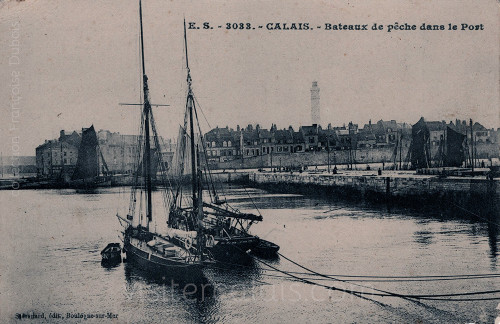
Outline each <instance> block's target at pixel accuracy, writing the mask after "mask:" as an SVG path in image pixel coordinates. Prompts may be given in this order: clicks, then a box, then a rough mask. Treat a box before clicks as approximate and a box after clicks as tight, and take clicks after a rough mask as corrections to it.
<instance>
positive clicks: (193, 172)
mask: <svg viewBox="0 0 500 324" xmlns="http://www.w3.org/2000/svg"><path fill="white" fill-rule="evenodd" d="M184 47H185V49H186V69H187V84H188V95H187V107H188V112H189V128H190V134H189V135H190V141H191V187H192V192H193V212H196V211H197V208H198V207H201V206H198V199H197V198H196V195H197V193H198V188H197V186H198V181H197V180H196V177H197V176H198V173H197V170H196V158H197V156H196V152H195V143H194V123H193V108H194V100H193V90H192V88H191V73H190V71H189V59H188V47H187V36H186V19H184Z"/></svg>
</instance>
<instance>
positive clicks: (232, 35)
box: [0, 0, 500, 156]
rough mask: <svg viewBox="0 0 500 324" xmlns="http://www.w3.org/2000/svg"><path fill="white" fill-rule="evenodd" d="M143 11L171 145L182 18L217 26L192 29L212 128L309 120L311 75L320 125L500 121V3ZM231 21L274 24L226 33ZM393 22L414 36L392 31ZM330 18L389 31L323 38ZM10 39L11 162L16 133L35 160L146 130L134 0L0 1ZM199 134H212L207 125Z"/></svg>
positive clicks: (4, 66) (179, 99) (155, 7)
mask: <svg viewBox="0 0 500 324" xmlns="http://www.w3.org/2000/svg"><path fill="white" fill-rule="evenodd" d="M143 16H144V32H145V37H144V42H145V57H146V72H147V74H148V76H149V80H150V89H151V100H152V102H153V103H160V104H170V105H171V106H170V107H160V108H154V111H155V117H156V120H157V124H158V128H159V132H160V133H161V135H163V136H165V137H174V136H175V135H176V134H177V129H178V125H179V124H180V123H181V122H182V117H183V107H184V100H185V91H186V85H185V75H186V71H185V67H184V64H185V63H184V50H183V38H182V37H183V36H182V28H183V25H182V20H183V17H184V16H185V17H186V20H187V21H188V22H196V23H197V24H198V25H201V24H202V23H203V22H210V23H211V24H212V26H214V27H215V28H214V29H213V30H203V29H200V30H189V31H188V44H189V59H190V67H191V71H192V77H193V87H194V91H195V95H196V96H197V97H198V100H199V103H200V105H201V108H202V110H203V112H204V114H205V115H206V118H207V120H208V122H209V123H210V126H212V127H215V126H217V125H218V126H219V127H225V126H226V125H228V126H229V127H234V128H235V127H236V125H237V124H239V125H247V124H249V123H253V124H255V123H260V124H261V125H262V126H263V127H266V128H269V127H270V126H271V123H276V124H277V125H278V127H279V128H283V127H288V125H293V126H294V127H297V126H299V125H305V124H310V123H311V117H310V87H311V82H312V81H318V85H319V87H320V89H321V91H320V96H321V117H322V124H323V125H324V126H326V125H327V124H328V123H332V124H333V125H342V124H343V123H348V122H349V121H353V122H355V123H359V124H360V126H362V125H363V124H364V123H367V122H368V120H369V119H371V120H372V121H373V122H376V121H377V120H380V119H384V120H391V119H396V120H398V121H402V122H403V121H404V122H409V123H415V122H416V121H417V120H418V119H419V118H420V116H424V117H425V118H427V119H429V120H446V121H450V120H455V119H456V118H458V119H466V118H467V119H468V118H473V119H474V120H475V121H479V122H481V123H482V124H484V125H485V126H487V127H489V128H491V127H495V128H496V127H500V108H499V102H500V99H499V96H500V90H499V89H500V88H499V87H500V78H499V69H500V65H499V60H500V55H499V43H500V38H499V29H500V23H499V19H500V18H499V17H500V10H499V2H497V1H496V0H482V1H451V0H442V1H436V0H433V1H429V0H415V1H401V0H394V1H348V2H347V1H201V2H200V1H193V2H184V1H176V0H174V1H160V0H144V1H143ZM233 22H236V23H240V22H242V23H247V22H248V23H251V24H252V26H254V27H258V26H259V25H262V26H264V28H262V29H259V28H256V29H255V30H242V31H235V30H226V29H225V24H226V23H233ZM269 22H272V23H278V22H282V23H283V22H288V23H292V22H296V23H300V22H302V23H306V22H307V23H309V24H310V27H313V28H314V29H313V30H307V31H298V30H297V31H291V30H288V31H269V30H267V29H266V28H265V26H266V24H267V23H269ZM395 22H398V23H399V24H404V23H408V24H410V25H413V24H415V25H417V30H416V31H392V32H390V33H389V32H387V29H386V28H387V25H389V24H394V23H395ZM325 23H331V24H339V23H342V24H368V28H371V26H372V25H373V23H378V24H382V25H384V30H382V31H371V30H369V31H326V30H324V24H325ZM422 23H426V24H432V25H434V24H437V25H445V28H446V29H448V24H449V23H451V24H456V25H458V29H460V28H461V24H462V23H467V24H470V25H479V24H483V26H484V30H477V31H476V30H474V31H460V30H457V31H448V30H445V31H421V30H419V27H420V25H421V24H422ZM219 25H221V26H222V28H221V29H219V28H217V26H219ZM316 26H322V29H317V28H316ZM16 40H17V41H19V46H16ZM0 44H1V46H0V59H1V61H0V62H1V63H0V69H1V71H0V72H1V73H0V78H1V82H0V85H1V87H0V100H1V103H2V113H1V117H0V138H1V139H2V141H1V143H0V150H1V151H2V152H3V155H4V156H8V155H12V151H13V149H14V150H17V149H18V148H17V147H13V146H12V145H11V142H12V140H13V139H14V141H17V137H19V144H18V145H19V151H20V153H21V155H34V154H35V147H36V146H37V145H39V144H41V143H43V141H44V139H50V138H55V137H57V136H58V134H59V130H60V129H65V130H67V131H71V130H75V129H76V130H79V129H81V128H82V127H88V126H90V125H91V124H94V126H95V127H96V129H98V130H99V129H109V130H112V131H119V132H121V133H126V134H135V133H137V129H138V122H139V115H138V108H137V107H123V106H119V105H118V103H119V102H130V103H136V102H139V100H140V56H139V22H138V1H137V0H125V1H111V0H103V1H81V0H79V1H77V0H53V1H48V0H25V1H21V2H19V1H4V2H0ZM17 51H18V52H17ZM13 56H15V57H16V58H13ZM17 73H19V74H20V76H19V78H18V79H19V80H17V79H16V74H17ZM18 93H19V94H18ZM17 95H18V96H20V97H21V99H19V101H14V102H13V100H14V99H15V98H16V96H17ZM13 105H14V108H20V109H19V110H17V109H14V110H13V109H12V106H13ZM17 112H20V115H19V117H17V115H16V113H17ZM12 113H14V117H15V120H14V121H13V120H12ZM202 127H203V129H204V130H205V131H206V130H208V126H207V123H206V122H205V121H204V120H203V123H202ZM13 128H15V129H13Z"/></svg>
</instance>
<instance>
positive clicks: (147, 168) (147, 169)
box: [139, 0, 153, 229]
mask: <svg viewBox="0 0 500 324" xmlns="http://www.w3.org/2000/svg"><path fill="white" fill-rule="evenodd" d="M139 20H140V24H141V60H142V83H143V94H144V111H143V113H144V130H145V132H144V136H145V137H146V141H145V142H146V143H145V152H144V155H143V165H144V173H145V177H146V190H147V195H146V197H147V198H146V199H147V206H148V207H147V213H146V216H147V218H148V229H149V222H151V221H152V219H153V203H152V197H151V195H152V193H151V191H152V190H151V144H150V142H149V141H150V139H149V113H150V111H151V104H150V103H149V88H148V77H147V75H146V68H145V66H144V37H143V32H142V1H141V0H139Z"/></svg>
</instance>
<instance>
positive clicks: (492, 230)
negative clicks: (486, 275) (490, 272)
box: [488, 222, 500, 268]
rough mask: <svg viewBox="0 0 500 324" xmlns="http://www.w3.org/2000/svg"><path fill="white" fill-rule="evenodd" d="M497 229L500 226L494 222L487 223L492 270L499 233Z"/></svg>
mask: <svg viewBox="0 0 500 324" xmlns="http://www.w3.org/2000/svg"><path fill="white" fill-rule="evenodd" d="M499 227H500V226H499V225H498V224H496V223H494V222H490V223H488V243H489V246H490V258H491V263H492V268H496V262H497V255H498V235H499V233H500V231H499Z"/></svg>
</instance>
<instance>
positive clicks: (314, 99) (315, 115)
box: [311, 81, 321, 125]
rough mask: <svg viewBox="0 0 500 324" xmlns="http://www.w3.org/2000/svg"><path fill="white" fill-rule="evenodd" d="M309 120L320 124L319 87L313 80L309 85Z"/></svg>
mask: <svg viewBox="0 0 500 324" xmlns="http://www.w3.org/2000/svg"><path fill="white" fill-rule="evenodd" d="M311 121H312V124H316V125H320V124H321V116H320V112H319V88H318V82H317V81H313V83H312V87H311Z"/></svg>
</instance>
